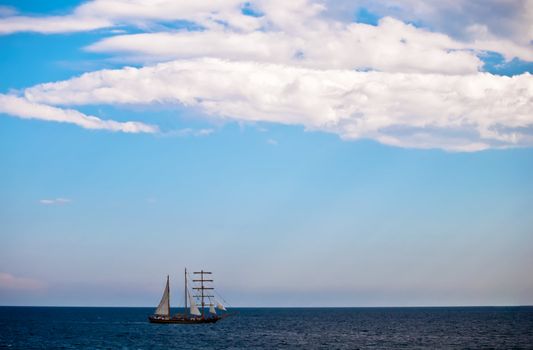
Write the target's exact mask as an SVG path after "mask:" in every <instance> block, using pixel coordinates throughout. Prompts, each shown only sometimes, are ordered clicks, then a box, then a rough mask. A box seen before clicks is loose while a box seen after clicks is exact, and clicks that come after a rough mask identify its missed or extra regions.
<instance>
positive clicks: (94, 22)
mask: <svg viewBox="0 0 533 350" xmlns="http://www.w3.org/2000/svg"><path fill="white" fill-rule="evenodd" d="M244 3H245V2H244V1H240V0H217V1H212V0H195V1H188V0H157V1H154V0H134V1H131V0H94V1H88V2H86V3H83V4H82V5H80V6H78V7H77V8H76V9H75V10H74V11H73V12H72V13H70V14H67V15H64V16H42V17H29V16H11V17H7V18H0V34H10V33H15V32H21V31H31V32H39V33H65V32H77V31H88V30H94V29H101V28H110V27H114V26H119V25H125V24H127V25H136V26H139V27H145V26H147V25H149V24H150V23H156V22H161V21H163V22H164V21H177V20H189V21H192V22H195V23H198V24H200V25H203V26H205V27H208V28H216V27H220V26H221V23H226V24H227V25H230V26H232V27H233V28H235V29H239V30H251V29H255V28H257V27H258V26H259V24H258V22H259V21H260V20H259V19H256V18H253V17H249V16H242V15H241V13H240V9H241V6H242V5H243V4H244Z"/></svg>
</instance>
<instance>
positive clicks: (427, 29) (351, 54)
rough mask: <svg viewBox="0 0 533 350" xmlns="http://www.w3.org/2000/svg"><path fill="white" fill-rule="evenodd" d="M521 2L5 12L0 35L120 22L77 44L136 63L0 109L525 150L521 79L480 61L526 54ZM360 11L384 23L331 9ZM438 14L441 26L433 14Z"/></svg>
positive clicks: (527, 84) (29, 92) (526, 118)
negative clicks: (97, 111)
mask: <svg viewBox="0 0 533 350" xmlns="http://www.w3.org/2000/svg"><path fill="white" fill-rule="evenodd" d="M532 3H533V2H531V1H525V0H516V1H504V2H502V1H500V0H488V1H485V2H483V3H481V2H480V1H478V0H475V1H466V0H459V1H456V2H452V1H443V2H438V3H435V2H428V1H421V0H403V1H398V2H391V1H389V0H380V1H372V2H370V1H365V0H360V1H355V2H345V1H339V2H332V1H325V2H313V1H310V0H295V1H282V0H268V1H267V0H255V1H250V2H244V1H238V0H224V1H210V0H200V1H195V2H190V1H174V0H158V1H148V0H135V1H126V0H105V1H104V0H93V1H88V2H86V3H83V4H82V5H80V6H78V7H77V8H75V9H74V10H73V11H72V12H71V13H68V14H65V15H63V16H41V17H28V16H23V15H19V14H16V13H13V12H10V13H8V14H7V15H6V16H5V17H4V18H0V34H4V35H7V34H10V33H14V32H18V31H36V32H41V33H48V34H49V33H56V32H71V31H83V30H93V29H102V28H117V27H121V28H124V29H125V30H126V33H125V34H120V35H110V36H107V37H104V38H103V39H101V40H99V41H97V42H95V43H92V44H90V45H89V46H87V47H86V48H85V50H87V51H89V52H98V53H100V54H101V53H105V54H109V55H112V56H114V59H116V60H119V61H123V62H134V63H136V64H139V63H140V64H144V65H145V66H144V67H141V68H131V67H124V68H121V69H115V70H100V71H95V72H90V73H86V74H83V75H81V76H79V77H75V78H72V79H68V80H65V81H60V82H52V83H45V84H39V85H36V86H34V87H30V88H28V89H26V90H25V91H24V97H17V96H12V95H0V112H3V113H7V114H11V115H13V116H17V117H21V118H38V119H43V120H52V121H61V122H69V123H74V124H77V125H79V126H82V127H84V128H90V129H105V130H112V131H123V132H132V133H139V132H148V133H155V132H158V131H159V130H158V128H157V126H153V125H149V124H144V123H140V122H116V121H112V120H102V119H100V118H98V117H95V116H87V115H84V114H83V113H81V112H78V111H76V110H74V109H68V108H72V106H83V105H97V104H109V105H118V106H128V105H160V106H161V105H164V106H166V107H168V108H174V107H173V106H176V105H180V106H187V107H190V108H196V109H199V110H201V111H203V112H204V113H206V114H208V115H211V116H213V117H217V118H223V119H226V120H231V121H239V122H242V121H252V122H258V121H259V122H269V123H281V124H287V125H301V126H303V127H304V128H305V129H307V130H315V131H323V132H330V133H335V134H337V135H339V136H340V137H342V138H343V139H371V140H376V141H378V142H381V143H384V144H387V145H393V146H399V147H414V148H441V149H445V150H451V151H477V150H483V149H487V148H507V147H521V146H532V143H533V139H532V130H533V79H532V77H531V75H530V74H528V73H524V74H521V75H516V76H513V77H504V76H497V75H493V74H489V73H483V65H484V62H483V60H482V57H483V55H485V54H486V53H487V52H493V51H494V52H497V53H500V54H501V55H502V56H503V57H504V58H505V59H506V60H507V61H509V60H511V59H521V60H524V61H528V62H529V61H533V49H532V45H531V40H532V39H533V29H532V26H531V23H533V5H532ZM392 5H395V6H392ZM482 5H485V7H483V6H482ZM487 6H488V7H492V8H493V9H494V10H498V11H499V12H498V13H501V16H500V15H498V16H495V15H493V13H492V12H491V11H488V10H487V8H486V7H487ZM363 7H364V8H366V9H369V10H371V11H373V12H374V13H377V14H379V15H380V16H384V17H382V18H381V19H380V20H379V21H378V23H377V25H369V24H365V23H360V22H359V23H354V22H353V21H352V19H353V18H350V19H348V20H346V18H345V17H346V15H345V14H344V13H342V12H343V11H344V12H345V13H351V14H352V15H353V14H354V13H356V10H357V9H360V8H363ZM346 9H350V10H349V11H346ZM446 16H448V17H446ZM450 16H452V17H453V18H454V21H451V22H453V23H450V21H445V20H444V19H445V17H446V18H450ZM496 17H497V18H496ZM498 18H499V19H501V21H498V20H497V19H498ZM180 21H185V22H187V23H192V24H194V26H193V27H188V26H185V27H183V26H181V27H180V26H179V25H177V23H178V22H180ZM408 21H409V22H414V23H418V24H417V25H415V24H410V23H407V22H408ZM457 23H459V24H460V25H458V24H457ZM131 27H135V28H137V30H136V33H135V34H130V33H128V28H131ZM176 28H181V29H176ZM187 28H188V29H187ZM139 29H140V33H139ZM109 33H110V34H111V32H109Z"/></svg>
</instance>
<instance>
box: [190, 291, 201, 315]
mask: <svg viewBox="0 0 533 350" xmlns="http://www.w3.org/2000/svg"><path fill="white" fill-rule="evenodd" d="M188 294H189V304H190V306H189V308H190V311H191V315H195V316H201V315H202V313H201V312H200V310H198V306H196V302H195V301H194V298H193V297H192V296H191V294H190V293H188Z"/></svg>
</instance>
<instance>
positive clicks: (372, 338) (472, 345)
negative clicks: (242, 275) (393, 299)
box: [0, 307, 533, 349]
mask: <svg viewBox="0 0 533 350" xmlns="http://www.w3.org/2000/svg"><path fill="white" fill-rule="evenodd" d="M176 311H178V310H176ZM152 312H153V308H98V307H0V348H2V349H4V348H5V349H533V307H431V308H425V307H420V308H237V309H232V310H231V312H233V313H234V314H232V315H231V316H230V317H227V318H225V319H223V320H221V321H219V322H218V323H216V324H201V325H165V324H163V325H158V324H150V323H148V320H147V317H148V315H150V314H151V313H152Z"/></svg>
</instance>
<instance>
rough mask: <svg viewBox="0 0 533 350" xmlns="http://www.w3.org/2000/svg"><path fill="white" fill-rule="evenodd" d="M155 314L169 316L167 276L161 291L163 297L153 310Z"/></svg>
mask: <svg viewBox="0 0 533 350" xmlns="http://www.w3.org/2000/svg"><path fill="white" fill-rule="evenodd" d="M155 314H156V315H161V316H170V288H169V283H168V276H167V285H166V286H165V291H164V292H163V297H162V298H161V301H160V302H159V306H158V307H157V309H156V310H155Z"/></svg>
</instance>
